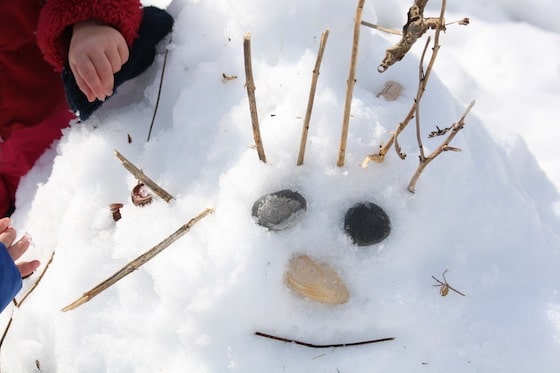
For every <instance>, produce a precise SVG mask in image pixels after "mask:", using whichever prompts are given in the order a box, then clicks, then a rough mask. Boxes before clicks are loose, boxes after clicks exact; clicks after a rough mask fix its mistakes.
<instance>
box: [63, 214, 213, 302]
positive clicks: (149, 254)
mask: <svg viewBox="0 0 560 373" xmlns="http://www.w3.org/2000/svg"><path fill="white" fill-rule="evenodd" d="M212 212H214V210H213V209H206V210H204V211H203V212H201V213H200V214H199V215H197V216H196V217H194V218H193V219H191V220H189V222H188V223H186V224H184V225H182V226H181V227H180V228H179V229H178V230H176V231H175V232H174V233H172V234H171V235H170V236H169V237H167V238H166V239H165V240H163V241H161V242H160V243H158V244H157V245H156V246H154V247H152V248H151V249H150V250H148V251H146V252H145V253H144V254H142V255H140V256H139V257H137V258H136V259H134V260H133V261H131V262H129V263H128V264H127V265H126V266H124V267H123V268H122V269H121V270H119V271H118V272H116V273H115V274H114V275H112V276H111V277H109V278H107V279H106V280H105V281H103V282H101V283H100V284H99V285H97V286H96V287H94V288H93V289H91V290H88V291H86V292H85V293H84V295H82V296H81V297H80V298H78V299H76V300H75V301H74V302H72V303H70V304H69V305H67V306H66V307H64V308H63V309H62V310H61V311H62V312H66V311H70V310H73V309H75V308H77V307H79V306H81V305H82V304H84V303H86V302H89V301H90V300H91V299H92V298H93V297H95V296H96V295H99V294H100V293H101V292H103V291H105V290H107V289H108V288H109V287H111V286H112V285H114V284H115V283H116V282H117V281H119V280H121V279H122V278H123V277H125V276H127V275H129V274H130V273H132V272H134V271H135V270H137V269H138V268H140V267H141V266H142V265H144V264H145V263H147V262H148V261H149V260H151V259H152V258H153V257H155V256H156V255H157V254H159V253H160V252H162V251H163V250H164V249H166V248H167V247H168V246H169V245H171V244H172V243H173V242H175V241H177V240H178V239H179V238H180V237H182V236H183V235H184V234H185V233H187V232H188V231H190V229H191V227H192V226H193V225H194V224H196V223H197V222H198V221H200V220H202V219H203V218H204V217H206V216H207V215H209V214H211V213H212Z"/></svg>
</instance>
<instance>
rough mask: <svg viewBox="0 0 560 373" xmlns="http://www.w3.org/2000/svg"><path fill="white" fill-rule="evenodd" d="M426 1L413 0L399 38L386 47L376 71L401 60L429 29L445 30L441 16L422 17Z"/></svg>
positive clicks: (383, 69) (384, 69)
mask: <svg viewBox="0 0 560 373" xmlns="http://www.w3.org/2000/svg"><path fill="white" fill-rule="evenodd" d="M427 3H428V0H415V1H414V4H413V5H412V6H411V7H410V9H409V10H408V15H407V16H408V20H407V22H406V24H405V25H404V26H403V31H402V34H401V35H402V37H401V39H400V40H399V41H398V42H397V44H395V45H394V46H392V47H391V48H389V49H387V51H386V52H385V58H384V59H383V62H381V64H380V65H379V67H378V68H377V71H379V72H380V73H382V72H384V71H386V70H387V69H388V68H389V66H391V65H393V64H394V63H395V62H398V61H400V60H402V59H403V57H404V56H405V55H406V53H407V52H408V51H409V50H410V48H412V46H413V45H414V43H415V42H416V40H418V39H420V38H421V37H422V35H424V33H425V32H426V31H428V30H429V29H437V30H440V29H442V30H445V23H444V22H443V18H441V17H440V18H424V8H425V7H426V4H427ZM440 25H441V26H440Z"/></svg>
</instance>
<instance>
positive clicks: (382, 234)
mask: <svg viewBox="0 0 560 373" xmlns="http://www.w3.org/2000/svg"><path fill="white" fill-rule="evenodd" d="M344 230H345V231H346V233H347V234H348V235H349V236H350V238H351V239H352V242H354V244H356V245H358V246H368V245H373V244H376V243H378V242H381V241H383V240H384V239H385V238H387V236H388V235H389V233H390V232H391V221H390V220H389V216H387V213H386V212H385V211H383V209H382V208H381V207H379V206H377V205H376V204H375V203H372V202H360V203H357V204H355V205H354V206H352V207H351V208H350V209H348V211H347V212H346V215H345V216H344Z"/></svg>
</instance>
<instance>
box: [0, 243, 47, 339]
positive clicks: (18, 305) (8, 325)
mask: <svg viewBox="0 0 560 373" xmlns="http://www.w3.org/2000/svg"><path fill="white" fill-rule="evenodd" d="M53 258H54V251H53V252H52V253H51V256H50V257H49V260H48V261H47V264H46V265H45V268H44V269H43V271H42V272H41V274H40V275H39V277H38V278H37V281H35V283H34V284H33V286H31V287H30V288H29V289H28V290H27V291H26V292H25V294H24V295H23V296H22V297H21V299H20V300H19V301H18V300H16V299H15V298H14V299H13V301H12V302H13V303H14V305H15V307H16V308H20V307H21V305H22V304H23V302H25V300H26V299H27V297H29V295H30V294H31V293H32V292H33V291H34V290H35V288H36V287H37V286H38V285H39V282H41V280H42V279H43V276H44V275H45V273H46V272H47V269H49V266H50V265H51V263H52V261H53ZM12 321H13V317H10V320H9V321H8V324H7V325H6V329H4V332H3V333H2V337H1V338H0V349H1V348H2V345H3V344H4V339H5V338H6V335H7V334H8V331H9V330H10V327H11V326H12Z"/></svg>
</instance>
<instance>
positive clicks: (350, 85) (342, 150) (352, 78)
mask: <svg viewBox="0 0 560 373" xmlns="http://www.w3.org/2000/svg"><path fill="white" fill-rule="evenodd" d="M364 2H365V0H358V7H357V8H356V19H355V20H354V39H353V41H352V56H351V57H350V71H349V72H348V81H347V82H346V83H347V87H346V102H345V104H344V117H343V120H342V133H341V136H340V147H339V149H338V161H337V163H336V165H337V166H338V167H342V166H344V157H345V155H346V144H347V141H348V126H349V123H350V108H351V106H352V93H353V92H354V85H355V84H356V63H357V61H358V47H359V43H360V24H361V20H362V12H363V10H364Z"/></svg>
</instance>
